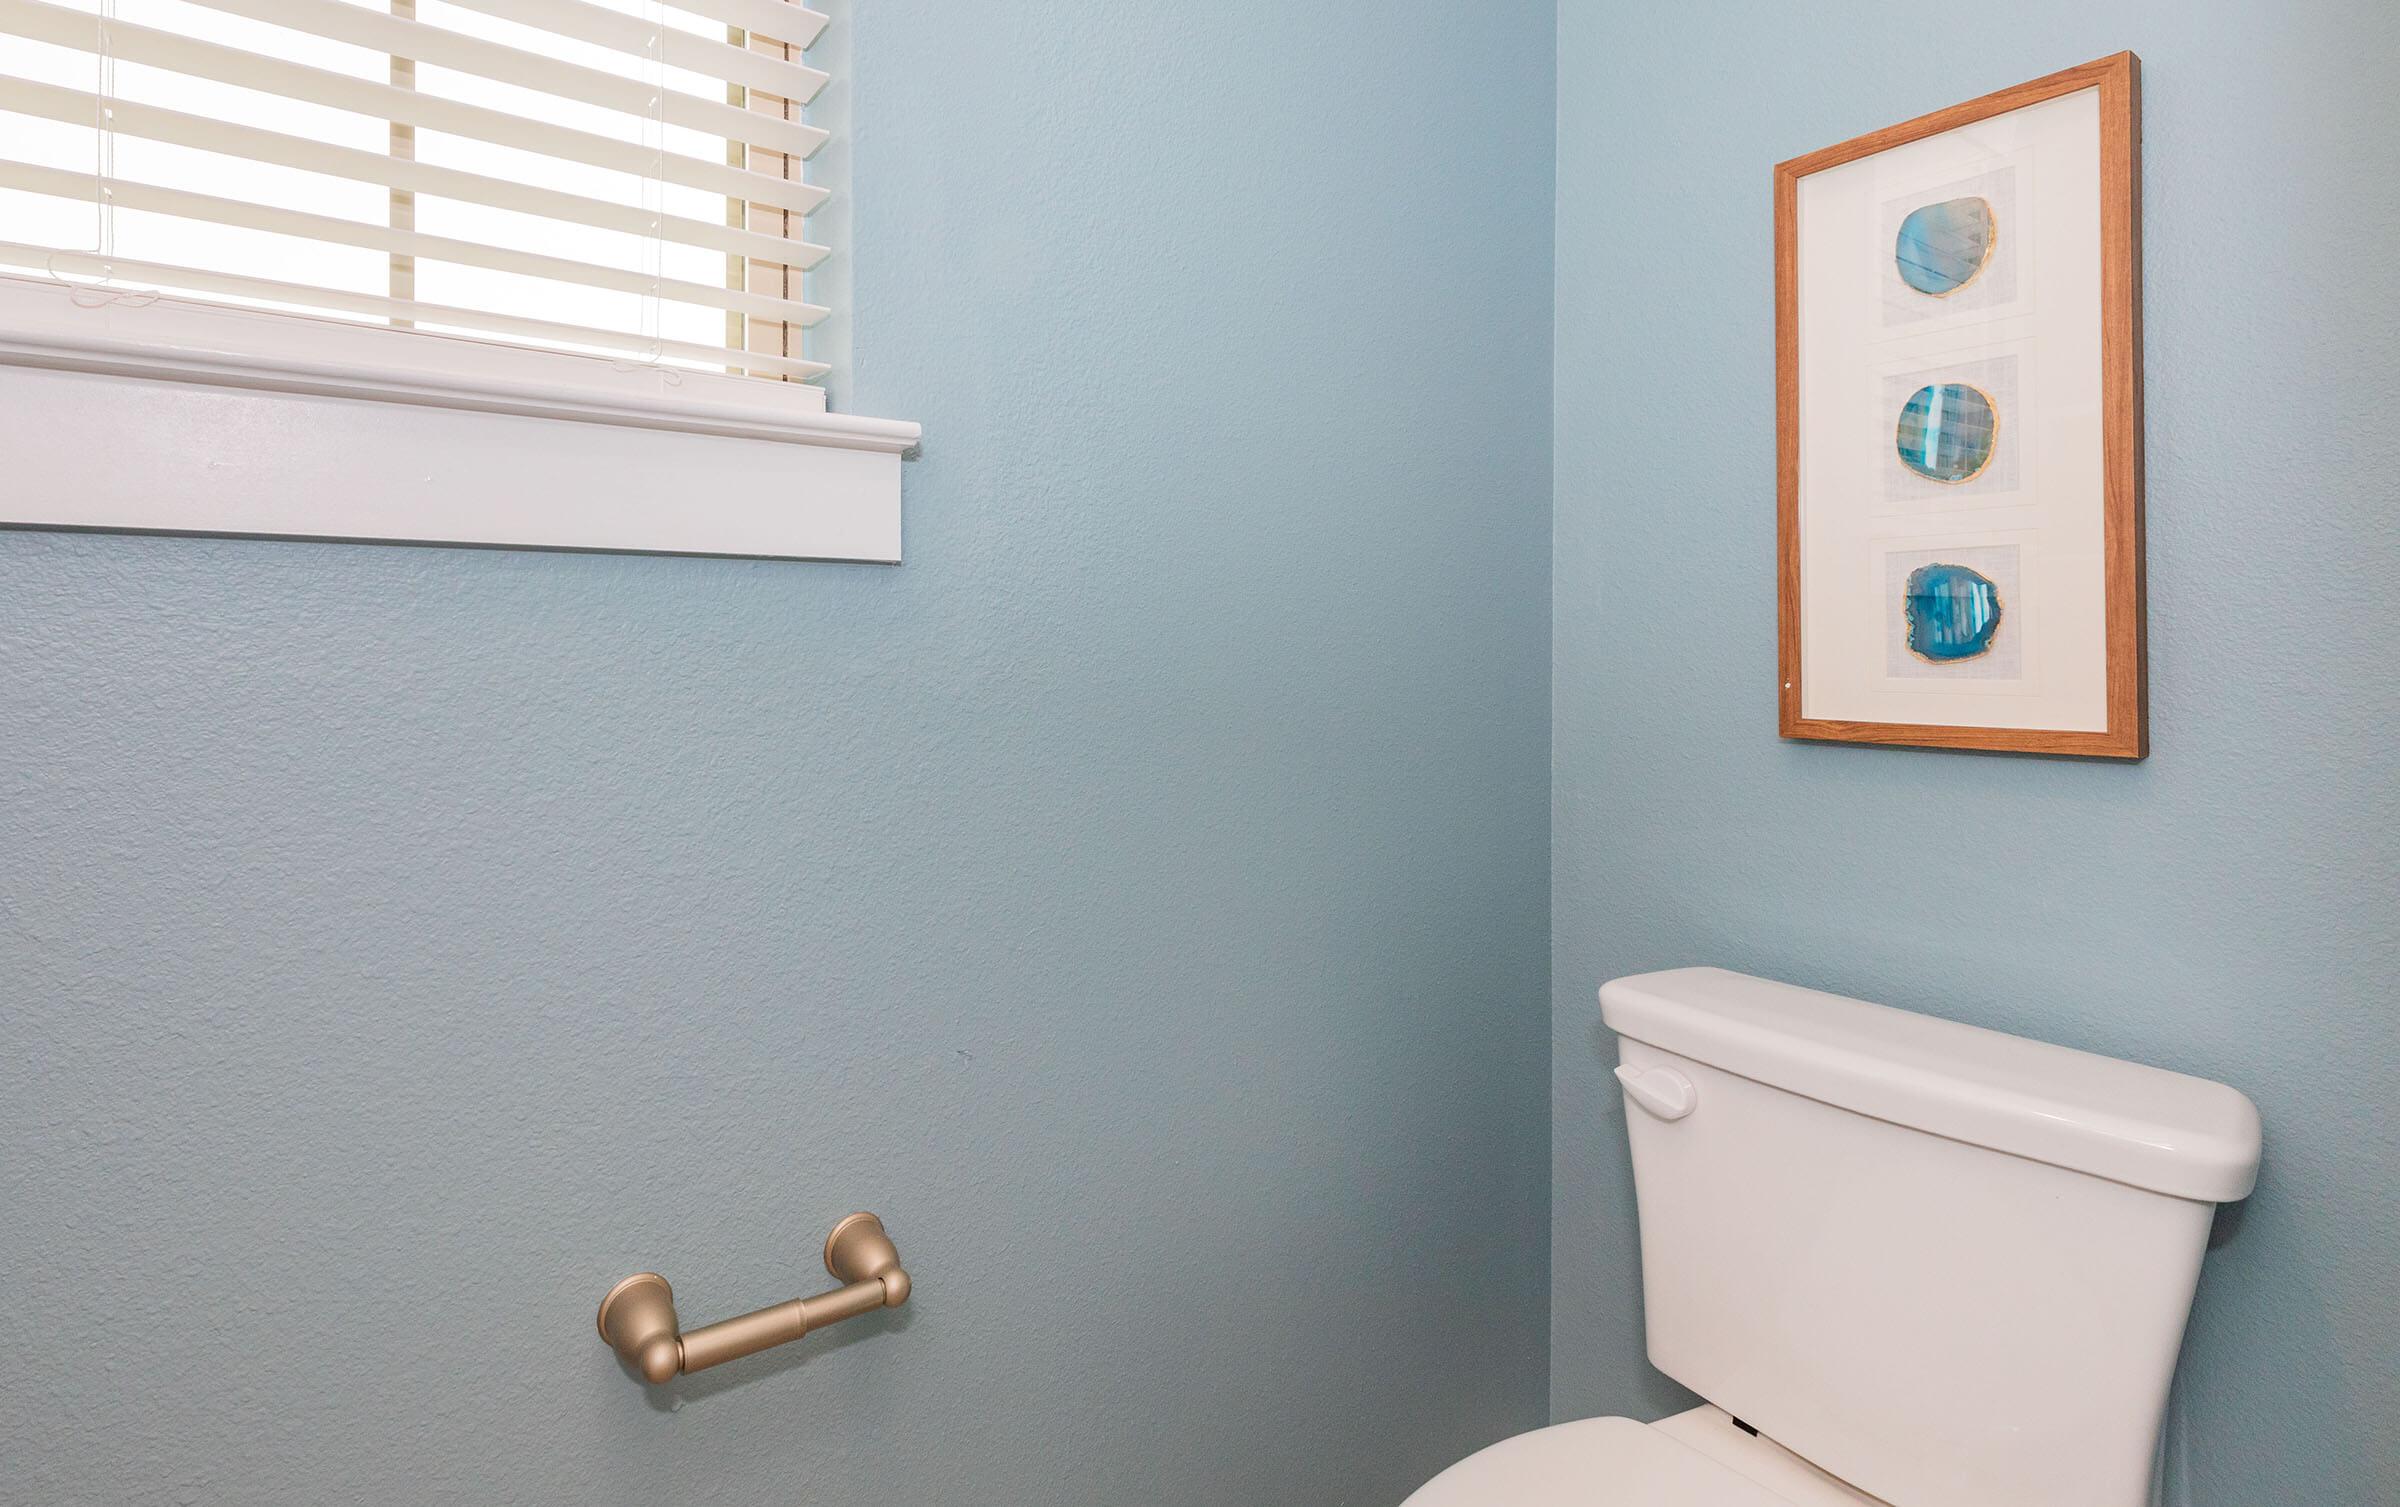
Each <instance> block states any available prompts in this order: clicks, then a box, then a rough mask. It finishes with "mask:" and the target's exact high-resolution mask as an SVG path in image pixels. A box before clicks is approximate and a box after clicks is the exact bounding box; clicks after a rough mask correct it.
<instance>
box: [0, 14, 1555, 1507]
mask: <svg viewBox="0 0 2400 1507" xmlns="http://www.w3.org/2000/svg"><path fill="white" fill-rule="evenodd" d="M859 9H860V10H861V11H863V12H865V14H864V16H863V19H862V23H861V31H860V33H859V35H858V37H857V38H856V47H855V56H856V58H857V60H858V67H859V75H858V83H857V88H856V95H857V101H858V116H859V121H860V141H859V144H858V149H857V153H856V163H857V176H858V181H859V184H860V197H859V202H858V205H857V209H856V217H855V219H856V227H857V229H856V298H857V303H858V308H859V311H860V312H859V316H858V319H857V323H856V329H855V334H856V349H857V352H858V355H859V358H860V362H861V365H860V368H859V371H858V374H857V376H856V379H855V380H854V381H852V382H851V383H849V384H848V385H847V392H848V396H849V399H850V402H849V405H848V406H850V407H852V408H854V409H856V410H858V411H864V412H872V413H885V414H891V415H895V416H901V417H907V418H914V419H919V420H921V421H923V422H924V424H925V426H926V432H927V436H928V438H927V442H926V446H925V451H924V456H923V458H922V459H921V460H920V461H918V462H916V463H915V464H914V465H913V466H912V468H911V469H910V472H909V476H908V508H909V532H908V552H909V563H908V564H907V565H906V566H905V567H903V568H900V569H898V570H890V569H881V568H868V567H837V566H795V565H778V564H756V563H740V562H722V561H695V560H664V559H633V558H602V557H591V556H563V555H547V556H545V555H529V554H511V553H500V552H491V553H475V552H465V551H454V550H412V549H401V548H372V547H365V548H361V547H339V546H322V545H292V544H272V543H241V542H221V541H220V542H206V541H192V540H158V539H129V538H111V537H67V536H60V535H53V534H34V533H16V534H0V726H4V728H5V737H6V751H5V757H4V758H0V854H4V855H5V857H4V861H0V988H4V990H5V1000H4V1004H0V1010H4V1014H0V1146H4V1147H5V1148H6V1150H5V1156H4V1157H0V1209H4V1210H5V1217H0V1271H5V1272H6V1273H7V1274H8V1277H9V1281H10V1283H11V1284H12V1285H11V1287H10V1290H9V1292H8V1294H7V1298H6V1301H5V1303H4V1304H0V1308H4V1309H5V1312H6V1314H7V1319H6V1321H5V1325H4V1326H0V1328H4V1332H5V1333H7V1334H8V1336H9V1337H10V1344H9V1347H8V1354H9V1357H10V1361H9V1364H8V1366H7V1367H6V1368H5V1376H4V1378H0V1461H5V1462H6V1464H5V1467H0V1501H6V1502H9V1503H12V1504H15V1503H24V1504H27V1507H32V1504H41V1507H63V1504H72V1503H91V1504H102V1503H105V1504H110V1507H122V1504H129V1503H131V1504H143V1507H148V1504H164V1503H187V1502H188V1503H212V1504H213V1503H224V1504H240V1507H270V1504H308V1507H318V1504H323V1503H329V1502H344V1503H349V1502H376V1503H394V1504H409V1507H417V1504H428V1503H459V1504H476V1507H488V1504H493V1503H511V1504H537V1503H540V1504H551V1503H554V1504H575V1507H597V1504H607V1503H637V1502H638V1503H653V1502H700V1501H708V1502H722V1503H763V1502H778V1503H784V1502H806V1503H831V1502H859V1503H893V1504H902V1503H906V1504H912V1507H913V1504H930V1503H958V1504H974V1507H990V1504H1014V1503H1025V1504H1034V1503H1040V1504H1090V1507H1125V1504H1128V1503H1143V1504H1175V1503H1191V1504H1225V1503H1240V1504H1269V1503H1291V1504H1311V1507H1314V1504H1324V1503H1334V1502H1355V1503H1379V1502H1390V1501H1394V1500H1396V1499H1397V1498H1398V1497H1399V1496H1400V1495H1402V1494H1403V1493H1404V1492H1405V1491H1406V1490H1407V1489H1408V1488H1409V1487H1410V1486H1412V1485H1414V1484H1415V1483H1416V1482H1417V1481H1418V1480H1420V1479H1422V1478H1423V1477H1424V1476H1425V1475H1427V1474H1430V1473H1431V1472H1432V1471H1433V1470H1434V1469H1435V1468H1436V1467H1438V1466H1439V1465H1440V1464H1442V1463H1444V1462H1446V1461H1447V1460H1449V1459H1452V1458H1455V1457H1456V1456H1457V1455H1459V1454H1461V1453H1463V1452H1465V1451H1466V1450H1468V1449H1469V1448H1471V1447H1473V1446H1475V1445H1478V1444H1481V1443H1483V1442H1486V1441H1488V1440H1489V1439H1491V1438H1494V1437H1496V1436H1498V1435H1500V1434H1502V1433H1505V1432H1508V1431H1510V1430H1513V1429H1518V1428H1523V1427H1527V1426H1530V1425H1533V1424H1535V1423H1538V1422H1539V1421H1540V1420H1541V1417H1542V1412H1543V1398H1544V1392H1545V1376H1544V1359H1543V1357H1544V1353H1545V1332H1544V1318H1543V1316H1544V1312H1545V1305H1544V1302H1543V1297H1544V1293H1545V1291H1546V1286H1545V1284H1546V1281H1547V1260H1548V1242H1547V1239H1546V1227H1547V1220H1548V1213H1549V1209H1548V1168H1547V1165H1546V1160H1545V1156H1546V1147H1547V1144H1548V1127H1547V1123H1546V1113H1545V1105H1544V1100H1543V1083H1544V1078H1545V1066H1544V1065H1545V1062H1546V1059H1547V1053H1548V1045H1547V1038H1546V1034H1545V1030H1544V1018H1545V1012H1544V1009H1543V1003H1542V1002H1543V999H1544V998H1545V995H1546V992H1547V989H1546V982H1545V981H1546V965H1547V957H1546V949H1545V944H1544V934H1545V929H1546V924H1547V921H1546V918H1547V904H1546V885H1547V872H1546V863H1545V858H1544V854H1545V851H1546V847H1547V843H1548V825H1547V794H1546V792H1547V784H1548V774H1547V768H1546V757H1547V727H1548V685H1549V672H1548V652H1549V645H1548V629H1547V625H1548V619H1549V606H1548V590H1549V578H1548V567H1547V558H1548V533H1549V505H1550V479H1549V473H1550V435H1549V405H1548V391H1549V382H1550V372H1549V343H1550V318H1549V314H1550V310H1549V289H1550V282H1551V277H1550V257H1551V238H1550V234H1551V222H1550V201H1551V179H1550V143H1551V140H1552V126H1553V118H1552V117H1553V111H1552V98H1551V77H1552V74H1551V63H1552V55H1553V51H1552V49H1553V35H1554V33H1553V24H1554V13H1553V11H1552V9H1551V8H1550V6H1548V5H1547V4H1543V5H1535V4H1530V3H1528V4H1507V5H1501V6H1497V7H1491V8H1486V9H1484V10H1481V11H1479V12H1478V13H1477V16H1476V18H1475V21H1474V24H1472V25H1461V24H1459V18H1458V17H1457V16H1456V15H1454V14H1453V13H1452V12H1450V11H1448V10H1445V9H1442V8H1438V7H1430V6H1391V5H1386V4H1382V3H1371V0H1345V3H1332V4H1313V5H1306V6H1292V5H1287V4H1282V3H1275V0H1237V3H1234V4H1231V5H1217V6H1211V7H1206V8H1193V7H1188V6H1150V5H1127V4H1122V3H1115V0H1064V3H1056V4H1049V5H1043V6H1032V7H1028V6H999V5H962V4H958V3H955V0H953V3H937V0H876V3H874V4H873V5H862V6H861V7H859ZM853 1207H873V1208H876V1209H879V1210H881V1211H882V1212H883V1213H884V1215H885V1216H886V1217H887V1219H888V1220H889V1221H890V1224H891V1227H892V1229H893V1231H894V1232H895V1234H896V1235H897V1236H898V1237H899V1239H900V1241H901V1244H902V1249H903V1250H904V1252H905V1253H906V1254H907V1256H908V1258H909V1262H910V1265H911V1266H912V1267H913V1268H914V1269H915V1270H916V1272H917V1274H918V1278H919V1287H918V1298H917V1301H916V1302H914V1303H912V1304H911V1305H910V1307H909V1308H908V1309H907V1310H905V1311H904V1312H903V1313H901V1314H898V1315H893V1316H890V1317H889V1318H887V1319H870V1320H866V1321H862V1322H860V1323H858V1324H855V1325H852V1326H849V1327H848V1328H847V1329H846V1330H844V1331H840V1332H837V1333H836V1334H835V1335H833V1336H830V1337H827V1338H826V1339H825V1340H824V1341H822V1342H811V1343H808V1344H805V1345H802V1346H799V1347H795V1348H793V1349H791V1350H787V1351H784V1352H782V1353H780V1354H779V1355H778V1356H777V1357H775V1358H772V1359H761V1360H758V1361H754V1362H750V1363H745V1364H741V1365H737V1366H732V1367H728V1368H726V1369H725V1370H723V1371H720V1372H715V1373H711V1374H709V1375H707V1376H704V1377H698V1378H693V1379H690V1380H689V1381H686V1382H683V1383H680V1384H678V1385H676V1386H674V1387H672V1388H670V1389H668V1390H667V1391H665V1392H663V1393H660V1394H657V1395H656V1396H651V1397H646V1396H645V1395H644V1393H643V1391H642V1389H641V1388H640V1387H639V1386H637V1385H636V1384H635V1383H633V1382H631V1381H629V1380H628V1379H627V1378H626V1376H625V1374H624V1373H622V1372H621V1371H620V1370H619V1369H618V1368H617V1366H616V1365H615V1364H614V1362H613V1361H612V1360H611V1358H610V1357H609V1356H608V1355H607V1353H606V1352H605V1350H604V1349H603V1348H602V1347H601V1345H600V1343H599V1341H598V1340H597V1339H596V1337H595V1336H594V1335H593V1333H592V1308H593V1305H594V1303H595V1302H596V1301H597V1300H598V1298H599V1297H600V1295H601V1293H602V1292H603V1291H605V1290H606V1288H607V1287H608V1285H609V1284H610V1283H611V1282H612V1281H614V1280H615V1279H616V1278H617V1277H619V1276H621V1275H623V1274H625V1273H627V1272H630V1271H634V1270H637V1269H640V1268H642V1267H646V1266H656V1267H658V1268H660V1269H662V1270H664V1271H666V1272H667V1273H668V1274H669V1275H670V1276H671V1277H673V1278H674V1279H675V1282H676V1285H677V1288H678V1291H679V1293H680V1294H681V1296H682V1298H683V1300H684V1305H685V1309H686V1312H687V1314H688V1315H690V1316H692V1317H693V1318H695V1319H702V1320H704V1319H707V1318H712V1317H717V1316H721V1315H724V1314H727V1313H730V1312H732V1311H734V1310H736V1309H737V1308H740V1307H743V1306H746V1305H750V1304H756V1303H761V1302H767V1301H772V1300H776V1299H780V1298H784V1297H787V1296H791V1295H792V1294H794V1293H796V1292H798V1291H802V1290H805V1289H808V1288H811V1287H813V1286H814V1285H815V1284H816V1283H818V1282H820V1281H821V1280H822V1273H821V1270H819V1269H818V1267H817V1246H818V1243H819V1242H820V1241H821V1240H822V1239H823V1236H824V1232H825V1230H826V1228H827V1227H828V1225H829V1224H830V1223H831V1221H832V1220H833V1219H834V1218H835V1217H837V1216H839V1215H840V1214H842V1213H844V1212H846V1211H847V1210H849V1209H851V1208H853Z"/></svg>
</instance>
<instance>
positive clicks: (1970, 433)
mask: <svg viewBox="0 0 2400 1507" xmlns="http://www.w3.org/2000/svg"><path fill="white" fill-rule="evenodd" d="M1999 433H2000V415H1999V414H1998V412H1996V411H1995V410H1994V409H1993V407H1992V400H1991V399H1990V398H1989V397H1987V396H1985V395H1984V392H1983V389H1981V388H1979V387H1971V386H1969V385H1968V384H1966V383H1964V382H1936V383H1933V384H1932V385H1931V386H1928V387H1920V388H1918V389H1917V395H1916V396H1915V397H1913V398H1910V399H1909V400H1908V406H1907V407H1905V408H1903V409H1901V410H1900V430H1899V436H1898V439H1899V445H1900V460H1901V463H1902V464H1904V465H1906V466H1907V467H1908V469H1910V470H1911V471H1914V472H1916V473H1917V474H1918V475H1919V476H1922V477H1924V478H1925V479H1926V480H1928V481H1939V482H1951V483H1956V482H1962V481H1972V480H1974V479H1975V477H1976V476H1978V475H1979V474H1981V473H1982V471H1983V468H1984V467H1986V466H1988V465H1990V464H1991V463H1992V441H1993V440H1994V439H1995V438H1996V437H1997V436H1998V435H1999Z"/></svg>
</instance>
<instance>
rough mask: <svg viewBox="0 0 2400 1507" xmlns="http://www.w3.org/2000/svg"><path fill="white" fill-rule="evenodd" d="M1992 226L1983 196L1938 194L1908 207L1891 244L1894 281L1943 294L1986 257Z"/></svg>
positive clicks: (1979, 268) (1994, 227)
mask: <svg viewBox="0 0 2400 1507" xmlns="http://www.w3.org/2000/svg"><path fill="white" fill-rule="evenodd" d="M1997 231H1998V226H1997V224H1996V223H1995V222H1994V220H1993V219H1992V205H1991V201H1990V200H1988V199H1944V200H1943V201H1942V202H1941V203H1939V204H1928V205H1926V206H1924V207H1923V208H1921V209H1914V210H1911V211H1909V215H1908V218H1907V219H1905V220H1902V221H1901V222H1900V234H1899V236H1898V237H1897V241H1896V244H1895V245H1894V246H1893V248H1892V258H1893V260H1894V261H1895V262H1897V263H1898V264H1899V267H1900V280H1901V281H1902V282H1904V283H1906V284H1908V285H1909V286H1910V287H1912V288H1914V289H1916V290H1917V291H1918V292H1919V293H1930V294H1932V295H1933V296H1934V297H1936V298H1947V297H1949V296H1950V295H1951V294H1953V293H1956V292H1957V291H1958V290H1959V289H1961V288H1963V287H1965V286H1966V285H1967V284H1969V283H1971V282H1973V281H1974V280H1975V274H1977V273H1979V272H1981V271H1982V270H1983V264H1984V263H1985V262H1988V261H1990V260H1991V258H1992V244H1993V242H1994V240H1995V239H1996V234H1997Z"/></svg>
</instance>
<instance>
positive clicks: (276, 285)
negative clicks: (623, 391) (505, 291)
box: [0, 241, 829, 381]
mask: <svg viewBox="0 0 2400 1507" xmlns="http://www.w3.org/2000/svg"><path fill="white" fill-rule="evenodd" d="M100 261H101V258H99V257H98V256H97V255H96V254H94V253H92V252H84V251H78V252H63V253H62V252H57V251H53V250H51V249H50V248H49V247H46V246H33V245H27V244H25V243H23V242H20V241H0V265H6V266H14V267H21V268H23V269H25V270H26V271H29V272H45V273H52V272H54V271H55V270H56V269H58V268H59V267H60V266H61V265H62V264H72V263H78V262H80V263H90V264H93V265H94V266H95V267H96V266H97V265H98V264H99V263H100ZM106 263H107V265H108V266H109V267H110V268H111V269H113V270H114V272H116V273H117V274H120V275H123V276H126V277H131V278H139V279H140V280H142V281H143V282H146V283H156V284H159V285H161V286H163V287H171V288H177V289H187V290H190V291H193V292H199V293H213V294H216V295H217V296H218V297H220V298H253V299H258V300H261V301H264V302H269V303H288V304H300V305H305V306H309V307H314V308H322V309H339V310H342V311H344V312H346V313H351V314H357V315H361V316H364V317H366V318H369V319H406V320H413V321H415V322H417V323H420V324H441V325H453V326H456V327H458V328H460V329H470V330H480V331H485V332H488V333H490V334H494V335H515V336H519V337H522V338H523V339H525V340H528V341H535V342H539V343H541V344H543V345H589V346H598V347H600V348H602V349H604V350H620V351H624V352H627V353H628V355H629V357H634V358H639V357H666V356H672V357H675V358H676V359H678V360H684V361H693V362H698V363H701V364H703V365H710V366H727V365H736V364H738V365H740V366H742V367H745V368H748V369H751V370H755V371H760V372H769V373H772V374H773V375H775V376H779V377H791V378H794V379H796V380H800V381H806V380H808V379H809V378H812V377H821V376H823V375H825V373H826V372H827V370H829V368H828V367H827V366H826V365H825V364H824V363H823V362H821V361H802V360H798V359H794V358H774V357H767V356H759V355H751V354H745V353H743V352H739V351H732V350H727V349H725V348H723V347H720V346H713V345H695V344H692V343H689V342H686V341H680V340H655V339H650V338H648V337H645V336H642V335H637V334H629V333H627V332H626V331H623V330H608V329H599V328H595V327H591V326H586V325H577V324H561V323H557V322H555V321H552V320H547V319H526V318H523V317H521V316H518V315H513V314H495V313H492V312H491V311H489V310H486V309H459V308H451V307H449V306H447V305H444V304H427V303H418V302H415V301H414V300H409V299H399V298H383V297H379V296H378V295H376V294H373V293H351V292H347V291H345V290H342V289H338V288H316V287H310V286H307V285H305V284H301V283H287V282H279V281H277V280H276V279H274V278H270V277H247V276H243V275H241V274H238V273H231V272H212V271H209V270H207V269H204V268H199V267H179V266H176V265H175V264H173V263H171V262H147V261H142V260H139V259H138V258H131V257H122V256H115V257H109V258H107V259H106ZM596 359H598V358H596Z"/></svg>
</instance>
